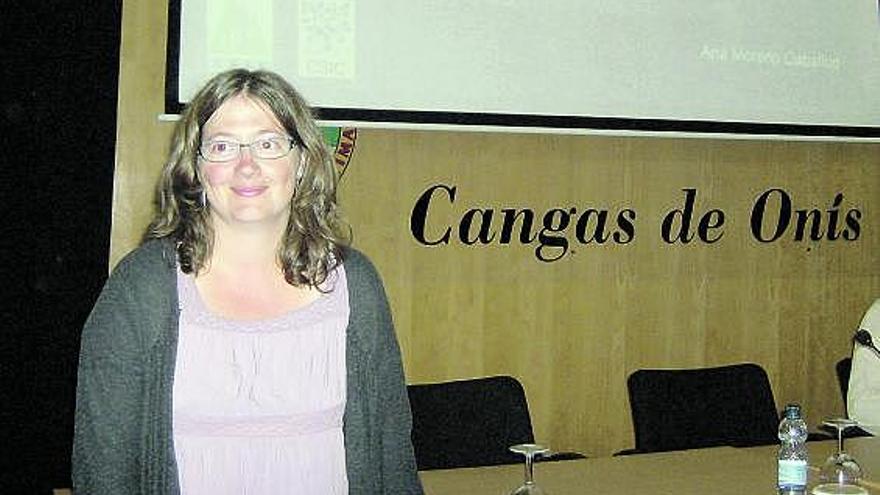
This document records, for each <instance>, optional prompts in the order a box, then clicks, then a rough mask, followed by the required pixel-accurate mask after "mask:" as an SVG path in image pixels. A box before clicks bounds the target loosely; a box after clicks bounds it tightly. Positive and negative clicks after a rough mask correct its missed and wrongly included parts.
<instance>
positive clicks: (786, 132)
mask: <svg viewBox="0 0 880 495" xmlns="http://www.w3.org/2000/svg"><path fill="white" fill-rule="evenodd" d="M180 29H181V0H168V35H167V44H166V73H165V114H166V115H170V116H173V115H179V114H180V113H181V112H182V110H183V108H184V106H185V103H181V101H180V96H179V93H178V87H179V78H180ZM314 110H315V113H316V115H317V118H318V119H319V120H320V121H322V122H324V121H332V122H345V123H346V124H347V125H354V126H357V124H358V123H364V124H367V125H369V126H370V127H382V124H389V125H391V126H393V127H395V128H400V127H412V128H420V127H425V126H431V127H437V126H440V127H452V128H455V127H463V128H471V127H480V128H486V127H489V128H493V129H496V130H503V129H505V128H509V129H517V130H521V129H524V128H529V129H538V130H541V131H543V132H550V131H552V130H554V129H558V130H564V131H577V130H583V131H585V133H589V132H590V131H597V132H602V133H610V134H615V133H623V134H640V133H648V134H651V135H657V134H661V135H662V134H664V133H669V134H671V135H672V134H676V135H678V134H685V135H705V136H706V137H712V136H716V135H743V136H753V137H756V138H761V137H765V136H774V137H777V138H778V137H780V136H781V137H783V138H787V137H790V138H792V139H796V138H838V139H841V140H857V141H859V140H868V141H877V140H878V139H880V126H845V125H815V124H790V123H763V122H739V121H717V120H680V119H679V120H675V119H645V118H621V117H606V116H571V115H535V114H513V113H478V112H441V111H418V110H396V109H395V110H384V109H371V108H335V107H321V106H317V107H315V108H314ZM165 120H173V118H166V119H165Z"/></svg>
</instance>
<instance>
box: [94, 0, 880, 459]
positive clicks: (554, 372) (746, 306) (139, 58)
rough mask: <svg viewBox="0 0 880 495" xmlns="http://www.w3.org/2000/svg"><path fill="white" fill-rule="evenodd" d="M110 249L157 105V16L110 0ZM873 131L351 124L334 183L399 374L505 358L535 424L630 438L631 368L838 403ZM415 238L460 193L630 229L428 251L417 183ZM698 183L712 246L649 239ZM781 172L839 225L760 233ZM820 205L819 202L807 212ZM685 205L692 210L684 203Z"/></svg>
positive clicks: (864, 285) (871, 193)
mask: <svg viewBox="0 0 880 495" xmlns="http://www.w3.org/2000/svg"><path fill="white" fill-rule="evenodd" d="M124 5H125V7H124V17H123V51H122V53H123V55H122V61H121V76H120V79H121V80H120V98H119V105H120V112H119V115H120V122H119V144H118V153H117V173H116V177H117V179H116V191H115V195H114V225H113V242H112V250H113V251H112V253H111V260H112V261H113V262H114V263H115V261H116V260H118V259H119V258H120V257H121V255H123V254H124V253H125V252H127V251H128V250H129V249H131V248H132V247H134V246H135V245H136V244H137V242H138V239H139V238H140V235H141V233H142V231H143V227H144V226H145V224H146V221H147V219H148V218H149V211H150V208H151V206H150V199H151V197H152V191H153V182H154V181H155V177H156V175H157V173H158V169H159V167H160V166H161V163H162V160H163V155H164V152H165V150H166V149H167V139H168V136H169V134H170V125H169V124H162V123H159V122H158V120H157V118H156V117H157V115H158V113H160V112H161V111H162V87H163V84H164V81H162V74H163V71H164V68H163V65H162V64H163V63H164V48H163V47H161V46H159V45H157V44H155V40H156V39H164V33H165V22H166V20H165V13H164V9H163V8H162V6H161V3H159V4H155V3H152V2H134V1H126V2H125V4H124ZM878 164H880V145H877V144H854V143H833V142H787V141H759V140H723V139H683V138H676V139H673V138H648V137H602V136H572V135H539V134H502V133H482V132H443V131H405V130H378V129H360V130H359V133H358V138H357V142H356V148H355V152H354V156H353V159H352V161H351V164H350V165H349V167H348V169H347V171H346V173H345V175H344V177H343V179H342V184H341V189H340V198H341V202H342V206H343V208H344V210H345V212H346V215H347V217H348V219H349V221H350V223H351V224H352V226H353V228H354V233H355V246H356V247H358V248H360V249H362V250H363V251H365V252H366V253H367V254H368V255H369V256H370V257H371V258H372V259H373V260H374V262H375V263H376V264H377V265H378V267H379V269H380V271H381V273H382V275H383V277H384V279H385V283H386V287H387V290H388V293H389V296H390V299H391V303H392V307H393V310H394V316H395V320H396V323H397V329H398V335H399V338H400V342H401V347H402V350H403V354H404V362H405V366H406V369H407V374H408V378H409V380H410V381H411V382H427V381H437V380H447V379H455V378H464V377H472V376H480V375H490V374H499V373H503V374H511V375H515V376H517V377H518V378H519V379H520V380H522V381H523V383H524V385H525V387H526V390H527V392H528V394H529V401H530V405H531V410H532V415H533V421H534V425H535V429H536V434H537V437H538V439H539V440H540V441H544V442H548V443H550V444H551V445H552V446H553V447H554V448H557V449H562V450H569V449H576V450H581V451H584V452H586V453H588V454H590V455H608V454H610V453H612V452H614V451H616V450H619V449H623V448H627V447H630V446H631V445H632V427H631V424H630V419H629V405H628V403H627V398H626V389H625V380H626V377H627V375H628V374H629V373H630V372H632V371H633V370H635V369H638V368H641V367H690V366H703V365H719V364H726V363H733V362H739V361H754V362H757V363H760V364H761V365H763V366H764V367H765V368H766V369H767V371H768V373H769V374H770V377H771V380H772V383H773V388H774V392H775V395H776V400H777V402H778V405H779V406H780V407H781V406H782V404H783V403H785V402H787V401H793V400H796V401H799V402H801V403H803V404H804V407H805V410H806V413H807V416H808V420H809V421H810V423H811V424H816V423H818V421H819V420H820V419H821V418H822V417H823V416H826V415H830V414H839V413H841V412H842V410H843V406H842V402H841V400H840V396H839V392H838V389H837V383H836V380H835V377H834V362H835V361H836V360H837V359H839V358H841V357H843V356H844V355H846V354H848V352H849V345H848V339H849V337H850V335H851V332H852V331H853V330H854V329H855V327H856V325H857V324H858V322H859V319H860V318H861V315H862V312H863V311H864V310H865V309H866V308H867V307H868V305H869V304H870V302H871V301H872V300H873V299H874V298H876V297H878V296H880V268H878V267H880V263H878V262H880V255H878V253H880V237H878V236H880V234H878V229H880V222H878V220H877V218H878V214H880V166H878ZM437 184H446V185H448V186H455V187H456V188H457V189H456V199H455V202H454V203H451V204H450V201H448V200H447V199H444V196H442V195H441V196H438V197H437V198H436V199H435V201H434V202H433V203H432V206H431V208H430V210H429V215H428V234H429V236H431V237H437V236H439V235H440V234H441V233H442V231H443V229H445V227H447V226H450V227H451V228H452V230H453V232H452V235H453V239H454V238H455V236H456V229H457V224H458V221H459V219H460V218H461V217H462V215H463V214H464V213H465V212H466V211H467V210H468V209H470V208H492V209H494V210H495V214H496V215H500V210H501V209H502V208H505V207H509V208H518V209H525V208H528V209H531V210H533V211H534V212H535V215H536V218H535V220H536V224H537V225H540V222H541V217H542V216H543V215H544V213H545V212H546V211H548V210H550V209H552V208H564V209H569V208H571V207H574V208H577V210H578V211H579V212H582V211H584V209H586V208H590V207H592V208H597V209H608V210H609V212H610V215H609V221H610V222H611V225H614V218H615V215H616V214H617V212H618V211H620V210H622V209H625V208H631V209H633V210H635V211H636V219H635V222H634V223H635V238H634V239H633V241H632V242H630V243H628V244H623V245H617V244H614V243H612V242H607V243H605V244H604V245H597V244H596V243H593V244H589V245H580V244H578V243H577V242H576V241H575V240H574V239H575V236H574V234H573V226H570V227H569V228H568V230H567V231H566V237H567V238H568V239H569V240H570V241H571V246H570V249H571V250H572V251H573V253H570V254H569V255H567V256H565V257H564V258H562V259H560V260H558V261H554V262H550V263H547V262H542V261H538V260H537V259H536V257H535V248H536V246H537V242H532V243H531V244H529V245H522V244H520V243H519V242H516V241H515V240H514V242H511V243H510V244H509V245H501V244H499V243H498V242H497V237H496V240H495V241H493V242H492V243H490V244H488V245H480V246H477V245H475V246H467V245H463V244H462V243H460V242H458V241H452V242H450V244H449V245H442V246H432V247H427V246H423V245H420V244H419V243H417V242H416V241H415V240H414V238H413V236H412V234H411V232H410V215H411V212H412V210H413V207H414V205H415V203H416V201H417V199H418V198H419V196H420V195H421V194H422V192H423V191H425V190H426V189H427V188H429V187H431V186H433V185H437ZM686 188H692V189H696V191H697V196H696V200H695V204H696V208H697V210H698V212H699V213H700V214H702V213H703V212H705V211H708V210H709V209H712V208H717V209H720V210H722V211H723V212H724V215H725V224H724V225H723V231H724V235H723V237H722V239H721V240H719V241H718V242H716V243H714V244H711V245H710V244H704V243H698V242H692V243H690V244H688V245H681V244H676V245H668V244H666V243H664V242H663V241H662V240H661V239H660V225H661V220H662V218H663V216H664V214H665V213H666V212H667V211H669V210H670V209H672V208H676V207H681V205H682V204H683V199H684V192H683V191H682V189H686ZM772 188H779V189H782V190H784V191H786V192H787V193H788V194H789V195H790V196H791V198H792V200H793V202H794V205H795V206H794V207H795V208H807V209H812V208H816V209H819V210H827V209H828V208H830V207H831V202H832V201H833V199H834V196H835V194H837V193H839V192H842V193H843V194H844V199H843V201H842V204H841V206H840V210H841V211H843V212H845V211H847V210H848V209H850V208H856V209H858V210H859V211H860V212H861V214H862V217H861V220H860V226H861V233H860V237H859V238H858V240H857V241H854V242H845V241H840V240H838V241H834V242H829V241H827V240H823V241H816V242H804V241H794V240H792V238H791V235H790V234H788V235H786V236H785V237H784V238H783V239H780V240H778V241H776V242H772V243H766V244H762V243H759V242H757V241H756V240H755V239H754V238H753V237H752V235H751V233H750V230H749V215H750V211H751V209H752V206H753V205H754V203H755V200H756V198H757V197H758V196H759V195H760V194H761V193H763V192H764V191H767V190H768V189H772ZM823 218H824V220H826V221H827V215H824V216H823ZM695 221H696V220H695Z"/></svg>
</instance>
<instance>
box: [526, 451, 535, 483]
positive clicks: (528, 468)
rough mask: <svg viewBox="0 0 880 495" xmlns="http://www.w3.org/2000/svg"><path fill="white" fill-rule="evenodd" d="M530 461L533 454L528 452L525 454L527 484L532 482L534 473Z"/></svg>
mask: <svg viewBox="0 0 880 495" xmlns="http://www.w3.org/2000/svg"><path fill="white" fill-rule="evenodd" d="M532 462H533V454H532V453H531V452H529V453H527V454H526V484H527V485H531V484H532V483H534V480H533V477H532V476H533V475H534V470H533V468H532Z"/></svg>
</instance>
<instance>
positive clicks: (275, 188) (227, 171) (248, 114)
mask: <svg viewBox="0 0 880 495" xmlns="http://www.w3.org/2000/svg"><path fill="white" fill-rule="evenodd" d="M273 137H281V138H285V137H287V132H286V131H285V130H284V127H283V126H282V125H281V123H280V122H279V121H278V119H277V118H276V117H275V115H274V114H273V113H272V111H271V110H270V109H269V107H268V106H266V105H265V104H264V103H262V102H261V101H260V100H257V99H255V98H252V97H249V96H247V95H244V94H239V95H237V96H234V97H232V98H230V99H229V100H227V101H226V102H225V103H223V105H221V106H220V108H218V109H217V111H216V112H214V114H213V115H212V116H211V118H210V119H208V122H206V123H205V125H204V126H203V127H202V138H201V139H202V143H203V145H205V144H207V145H209V146H210V143H217V142H218V141H223V142H232V143H241V144H250V143H254V141H257V140H261V139H265V138H270V139H271V138H273ZM218 146H221V147H227V148H228V146H227V145H225V144H222V143H220V144H218ZM299 158H300V153H299V151H298V149H297V148H293V149H292V150H290V152H289V153H287V154H285V155H284V156H281V157H280V158H273V159H265V158H258V157H256V156H254V154H253V149H252V147H249V146H242V147H241V149H240V153H239V154H238V156H237V157H234V158H233V159H232V160H230V161H226V162H212V161H208V160H206V159H204V158H200V159H199V163H200V166H201V167H202V173H203V176H204V178H205V182H206V185H205V190H206V193H207V199H208V204H209V205H210V212H211V219H212V221H213V222H214V223H215V225H216V224H217V223H218V222H221V223H225V224H227V225H229V226H251V227H266V228H269V229H277V228H281V229H283V228H284V227H285V226H286V225H287V220H288V217H289V215H290V201H291V198H292V197H293V190H294V187H295V185H294V169H295V168H296V166H297V164H298V163H299Z"/></svg>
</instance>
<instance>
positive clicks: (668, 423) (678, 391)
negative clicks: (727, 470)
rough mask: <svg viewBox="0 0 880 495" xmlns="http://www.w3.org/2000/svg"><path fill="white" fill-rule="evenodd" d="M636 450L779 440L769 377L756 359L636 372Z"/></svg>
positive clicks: (631, 386) (632, 385) (632, 387)
mask: <svg viewBox="0 0 880 495" xmlns="http://www.w3.org/2000/svg"><path fill="white" fill-rule="evenodd" d="M627 388H628V392H629V400H630V407H631V411H632V419H633V428H634V432H635V444H636V447H635V449H632V450H627V451H622V452H619V453H618V454H632V453H644V452H662V451H669V450H682V449H694V448H702V447H715V446H721V445H730V446H736V447H745V446H753V445H770V444H774V443H777V442H778V439H777V428H778V423H779V419H778V418H779V416H778V412H777V410H776V402H775V401H774V399H773V391H772V390H771V388H770V380H769V379H768V378H767V373H766V372H765V371H764V369H763V368H761V367H760V366H758V365H757V364H753V363H744V364H736V365H730V366H721V367H714V368H696V369H678V370H654V369H651V370H649V369H643V370H638V371H635V372H634V373H632V374H631V375H630V376H629V379H628V380H627Z"/></svg>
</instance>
